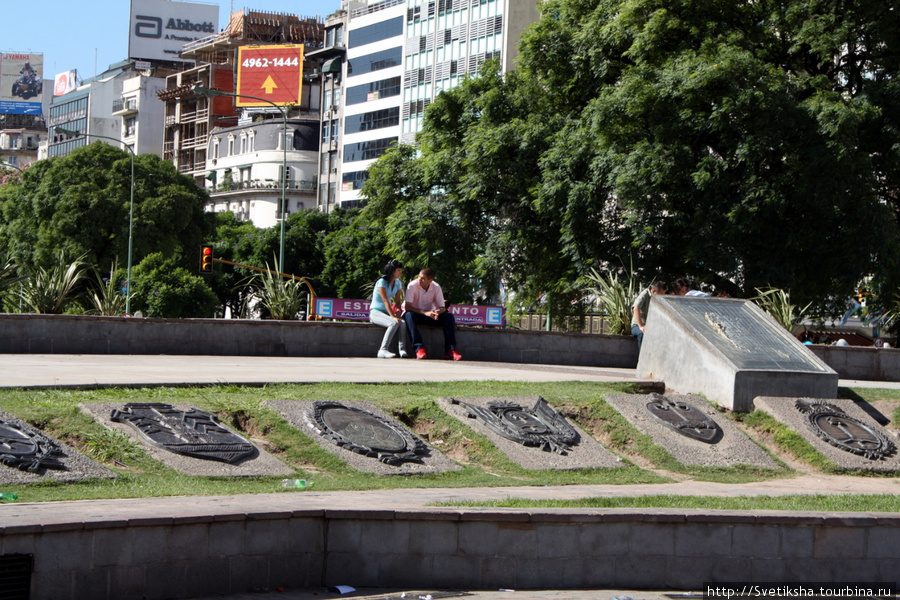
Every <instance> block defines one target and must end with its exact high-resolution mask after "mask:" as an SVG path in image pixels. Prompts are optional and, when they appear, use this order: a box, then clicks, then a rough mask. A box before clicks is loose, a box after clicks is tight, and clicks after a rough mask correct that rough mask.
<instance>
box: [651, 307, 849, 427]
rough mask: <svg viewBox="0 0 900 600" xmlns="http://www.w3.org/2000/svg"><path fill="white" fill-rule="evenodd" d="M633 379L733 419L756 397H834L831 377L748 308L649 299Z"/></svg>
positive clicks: (797, 344)
mask: <svg viewBox="0 0 900 600" xmlns="http://www.w3.org/2000/svg"><path fill="white" fill-rule="evenodd" d="M637 375H638V377H646V378H656V379H661V380H663V381H665V383H666V387H667V388H669V389H672V390H675V391H677V392H679V393H684V394H702V395H703V396H705V397H706V398H707V399H708V400H711V401H713V402H716V403H717V404H719V405H721V406H724V407H725V408H729V409H731V410H736V411H750V410H752V409H753V399H754V398H756V397H757V396H785V397H786V396H794V397H800V396H803V397H809V398H835V397H837V386H838V374H837V373H836V372H835V371H834V370H832V369H831V367H829V366H828V365H826V364H825V363H824V362H822V361H821V360H820V359H819V358H818V357H816V356H815V355H814V354H813V353H812V352H810V351H809V350H808V349H807V348H806V347H805V346H803V344H801V343H800V342H799V341H798V340H797V339H796V338H794V336H792V335H791V334H790V333H788V332H787V331H785V329H784V328H783V327H781V326H780V325H778V323H776V322H775V321H774V320H773V319H772V318H771V317H769V315H767V314H766V313H765V312H764V311H763V310H762V309H761V308H759V307H758V306H756V305H755V304H753V303H752V302H750V301H748V300H738V299H732V298H703V297H686V296H653V298H652V300H651V304H650V312H649V314H648V319H647V329H646V331H645V332H644V342H643V345H642V347H641V353H640V357H639V358H638V365H637Z"/></svg>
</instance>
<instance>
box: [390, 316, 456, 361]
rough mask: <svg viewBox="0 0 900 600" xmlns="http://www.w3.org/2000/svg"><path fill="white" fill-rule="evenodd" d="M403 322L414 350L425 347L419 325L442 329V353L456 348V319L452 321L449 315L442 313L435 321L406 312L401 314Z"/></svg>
mask: <svg viewBox="0 0 900 600" xmlns="http://www.w3.org/2000/svg"><path fill="white" fill-rule="evenodd" d="M403 321H404V322H405V323H406V328H407V329H408V330H409V337H410V340H411V341H412V345H413V348H415V349H416V350H418V349H419V348H423V347H424V346H425V343H424V342H423V341H422V334H421V333H419V325H426V326H428V327H438V326H440V327H443V328H444V352H449V351H450V350H454V349H455V348H456V319H454V318H453V315H451V314H450V313H448V312H443V313H441V314H440V315H438V318H437V320H435V319H432V318H431V317H426V316H425V315H420V314H418V313H414V312H409V311H406V312H405V313H403Z"/></svg>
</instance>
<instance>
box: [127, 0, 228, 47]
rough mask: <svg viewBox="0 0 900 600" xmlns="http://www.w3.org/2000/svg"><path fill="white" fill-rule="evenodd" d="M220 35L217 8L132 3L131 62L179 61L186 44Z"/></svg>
mask: <svg viewBox="0 0 900 600" xmlns="http://www.w3.org/2000/svg"><path fill="white" fill-rule="evenodd" d="M218 32H219V6H218V5H217V4H200V3H197V2H174V1H173V0H131V20H130V21H129V26H128V58H133V59H143V60H175V61H178V60H181V58H179V56H178V55H179V54H180V53H181V49H182V47H183V46H184V45H185V44H187V43H189V42H193V41H196V40H199V39H203V38H205V37H209V36H211V35H213V34H216V33H218Z"/></svg>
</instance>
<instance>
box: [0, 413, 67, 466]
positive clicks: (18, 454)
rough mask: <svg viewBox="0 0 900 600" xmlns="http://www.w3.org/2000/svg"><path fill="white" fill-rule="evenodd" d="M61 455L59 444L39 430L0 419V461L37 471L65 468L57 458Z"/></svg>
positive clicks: (7, 464)
mask: <svg viewBox="0 0 900 600" xmlns="http://www.w3.org/2000/svg"><path fill="white" fill-rule="evenodd" d="M62 455H63V452H62V450H61V449H60V448H59V446H57V445H56V444H55V443H53V441H52V440H51V439H50V438H48V437H47V436H45V435H44V434H43V433H41V432H40V431H38V430H36V429H33V428H31V427H28V426H27V425H18V424H16V423H13V422H10V421H4V420H0V463H3V464H4V465H6V466H8V467H13V468H15V469H19V470H20V471H27V472H29V473H38V472H40V471H42V470H44V469H65V466H64V465H63V464H62V463H61V462H59V460H58V457H60V456H62Z"/></svg>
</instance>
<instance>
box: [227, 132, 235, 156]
mask: <svg viewBox="0 0 900 600" xmlns="http://www.w3.org/2000/svg"><path fill="white" fill-rule="evenodd" d="M228 156H234V136H228Z"/></svg>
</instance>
